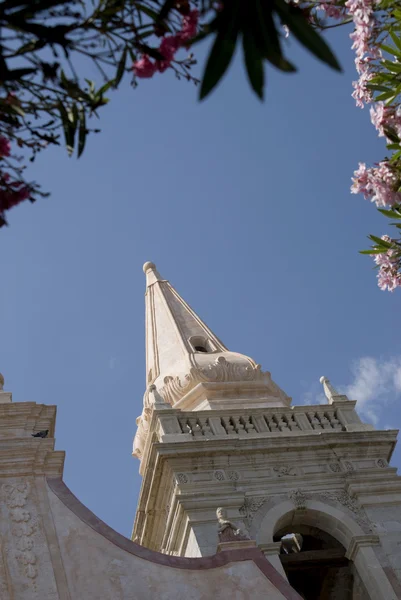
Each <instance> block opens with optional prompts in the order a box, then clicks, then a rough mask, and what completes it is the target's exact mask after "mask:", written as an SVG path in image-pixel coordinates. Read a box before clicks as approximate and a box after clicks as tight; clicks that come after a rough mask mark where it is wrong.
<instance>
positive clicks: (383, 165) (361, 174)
mask: <svg viewBox="0 0 401 600" xmlns="http://www.w3.org/2000/svg"><path fill="white" fill-rule="evenodd" d="M399 186H400V183H399V180H398V178H397V175H396V174H395V172H394V170H393V169H392V168H391V167H390V166H389V163H388V162H387V161H382V162H380V163H378V165H377V167H371V168H370V169H367V168H366V165H365V163H359V168H358V169H357V170H356V171H355V172H354V178H353V184H352V186H351V192H352V193H353V194H363V195H364V197H365V199H366V200H371V201H372V202H376V205H377V206H379V207H383V206H393V205H394V204H401V192H397V189H398V187H399Z"/></svg>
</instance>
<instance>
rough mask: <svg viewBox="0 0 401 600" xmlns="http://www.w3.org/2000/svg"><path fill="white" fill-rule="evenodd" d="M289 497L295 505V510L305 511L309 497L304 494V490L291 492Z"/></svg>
mask: <svg viewBox="0 0 401 600" xmlns="http://www.w3.org/2000/svg"><path fill="white" fill-rule="evenodd" d="M288 497H289V498H290V500H291V501H292V502H293V503H294V505H295V508H296V509H297V510H305V508H306V501H307V500H308V497H307V496H306V495H305V494H304V492H303V491H302V490H300V489H298V490H291V491H290V492H289V493H288Z"/></svg>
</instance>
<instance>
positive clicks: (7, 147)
mask: <svg viewBox="0 0 401 600" xmlns="http://www.w3.org/2000/svg"><path fill="white" fill-rule="evenodd" d="M10 152H11V144H10V141H9V140H8V139H7V138H5V137H4V136H3V135H0V157H2V156H10Z"/></svg>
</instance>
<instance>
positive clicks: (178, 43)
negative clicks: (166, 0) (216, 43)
mask: <svg viewBox="0 0 401 600" xmlns="http://www.w3.org/2000/svg"><path fill="white" fill-rule="evenodd" d="M198 20H199V11H198V10H191V11H190V12H189V13H188V14H187V15H184V16H183V18H182V25H181V31H179V32H178V33H176V34H175V35H168V36H165V37H163V39H162V41H161V43H160V46H159V52H160V54H161V55H162V56H163V60H155V61H154V62H152V61H151V60H150V58H149V56H148V55H147V54H144V55H143V56H142V58H140V59H139V60H137V61H136V62H135V63H134V65H133V70H134V73H135V75H136V76H137V77H140V78H142V79H145V78H149V77H153V75H154V74H155V73H156V72H157V71H159V73H164V71H165V70H166V69H168V68H169V66H170V65H171V62H172V60H173V59H174V55H175V54H176V52H177V51H178V50H179V49H180V48H182V47H186V46H188V44H189V41H190V40H191V39H192V38H193V37H195V35H196V31H197V27H198Z"/></svg>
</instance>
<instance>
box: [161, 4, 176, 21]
mask: <svg viewBox="0 0 401 600" xmlns="http://www.w3.org/2000/svg"><path fill="white" fill-rule="evenodd" d="M174 3H175V0H166V1H165V3H164V4H163V6H162V7H161V10H160V12H159V14H158V20H160V21H163V20H164V19H165V18H166V17H168V14H169V12H170V10H171V9H172V8H173V6H174Z"/></svg>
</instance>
